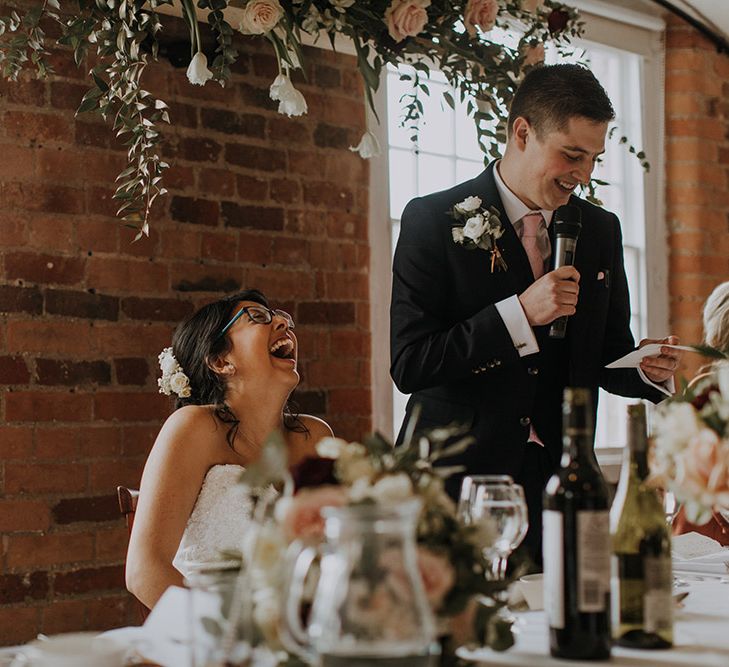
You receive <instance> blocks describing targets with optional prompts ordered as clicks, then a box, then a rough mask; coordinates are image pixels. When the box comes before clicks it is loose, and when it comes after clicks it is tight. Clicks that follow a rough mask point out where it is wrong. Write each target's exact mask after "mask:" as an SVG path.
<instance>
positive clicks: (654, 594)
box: [610, 404, 673, 649]
mask: <svg viewBox="0 0 729 667" xmlns="http://www.w3.org/2000/svg"><path fill="white" fill-rule="evenodd" d="M647 477H648V457H647V438H646V418H645V406H644V405H642V404H637V405H631V406H629V407H628V448H627V450H626V452H625V454H624V460H623V469H622V471H621V474H620V483H619V485H618V491H617V493H616V496H615V501H614V502H613V506H612V509H611V511H610V532H611V536H612V544H613V556H612V577H611V589H612V595H611V598H612V628H613V639H614V641H615V643H616V644H618V645H620V646H627V647H630V648H645V649H657V648H670V647H671V646H672V645H673V599H672V596H671V585H672V575H671V536H670V532H669V530H668V525H667V523H666V518H665V514H664V512H663V506H662V504H661V500H660V498H659V497H658V491H657V490H656V489H654V488H651V487H650V486H648V485H647V484H646V478H647Z"/></svg>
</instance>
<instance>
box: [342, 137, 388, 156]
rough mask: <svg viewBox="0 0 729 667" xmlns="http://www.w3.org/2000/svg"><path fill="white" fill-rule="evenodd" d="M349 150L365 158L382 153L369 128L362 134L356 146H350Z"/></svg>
mask: <svg viewBox="0 0 729 667" xmlns="http://www.w3.org/2000/svg"><path fill="white" fill-rule="evenodd" d="M349 150H350V151H352V152H354V153H359V155H360V157H363V158H364V159H365V160H367V159H369V158H372V157H378V156H379V155H380V154H381V153H382V150H381V149H380V142H379V141H378V140H377V137H376V136H375V135H374V134H372V132H370V131H369V130H367V132H365V133H364V134H363V135H362V138H361V139H360V141H359V143H358V144H357V145H356V146H350V147H349Z"/></svg>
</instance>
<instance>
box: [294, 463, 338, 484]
mask: <svg viewBox="0 0 729 667" xmlns="http://www.w3.org/2000/svg"><path fill="white" fill-rule="evenodd" d="M334 463H335V461H334V459H327V458H323V457H319V456H310V457H308V458H305V459H304V460H303V461H301V462H300V463H297V464H296V465H295V466H294V467H293V468H292V469H291V477H292V478H293V480H294V488H295V491H296V492H298V491H299V490H300V489H304V488H306V487H316V486H323V485H324V484H332V485H337V484H339V482H338V481H337V478H336V477H335V476H334Z"/></svg>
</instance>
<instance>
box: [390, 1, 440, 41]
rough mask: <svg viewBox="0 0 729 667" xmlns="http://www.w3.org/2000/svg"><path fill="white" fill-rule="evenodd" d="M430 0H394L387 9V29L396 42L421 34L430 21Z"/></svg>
mask: <svg viewBox="0 0 729 667" xmlns="http://www.w3.org/2000/svg"><path fill="white" fill-rule="evenodd" d="M429 6H430V0H392V4H391V5H390V6H389V7H388V8H387V9H386V10H385V23H386V24H387V31H388V32H389V33H390V37H392V38H393V39H394V40H395V41H396V42H402V40H404V39H405V38H406V37H415V36H416V35H418V34H420V33H421V32H422V30H423V28H424V27H425V24H426V23H427V22H428V12H426V11H425V8H426V7H429Z"/></svg>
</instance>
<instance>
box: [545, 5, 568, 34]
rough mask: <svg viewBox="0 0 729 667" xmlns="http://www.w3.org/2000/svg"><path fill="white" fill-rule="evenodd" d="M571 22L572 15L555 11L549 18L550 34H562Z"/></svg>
mask: <svg viewBox="0 0 729 667" xmlns="http://www.w3.org/2000/svg"><path fill="white" fill-rule="evenodd" d="M569 20H570V15H569V14H568V13H567V12H565V11H564V10H562V9H553V10H552V11H551V12H550V14H549V16H548V17H547V25H548V26H549V32H551V33H552V34H553V35H554V34H555V33H558V32H562V31H563V30H564V29H565V27H566V26H567V23H568V22H569Z"/></svg>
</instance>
